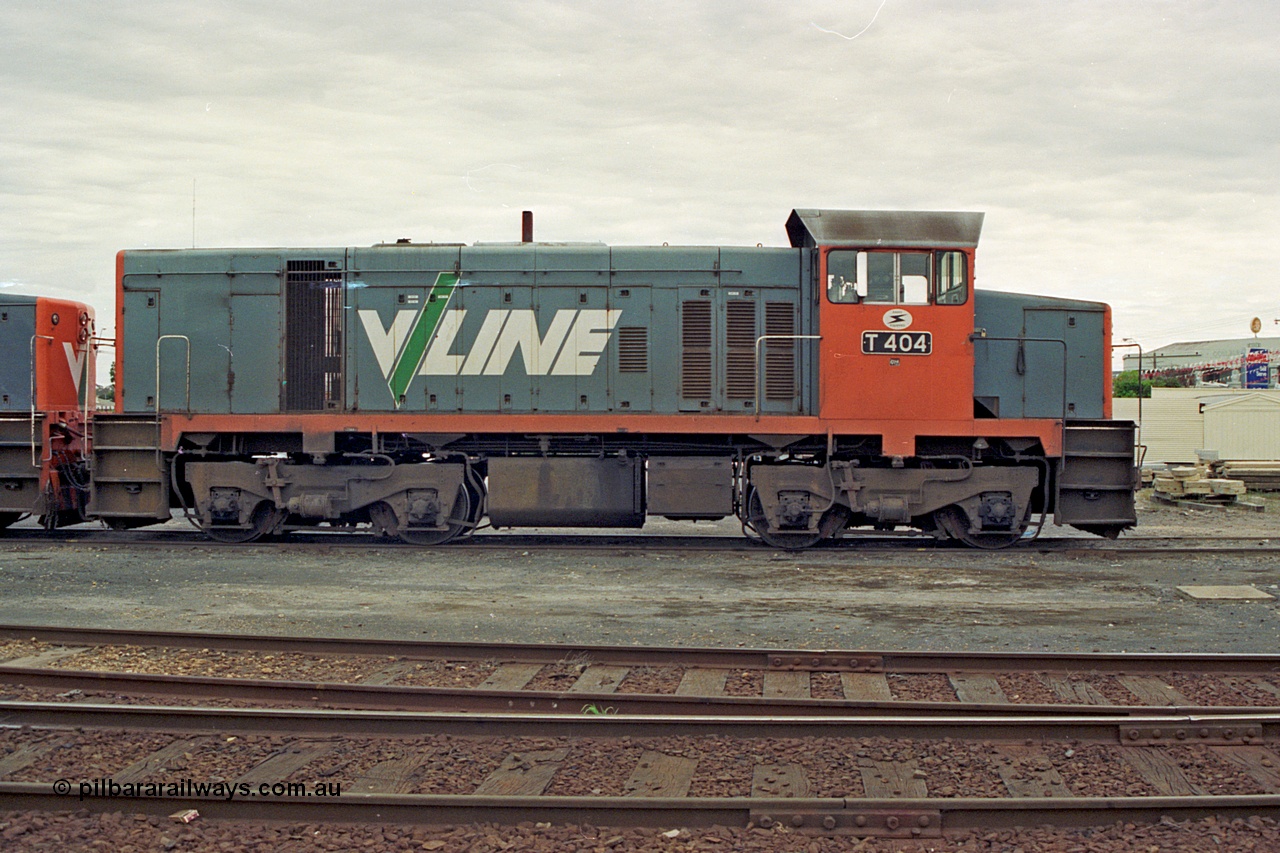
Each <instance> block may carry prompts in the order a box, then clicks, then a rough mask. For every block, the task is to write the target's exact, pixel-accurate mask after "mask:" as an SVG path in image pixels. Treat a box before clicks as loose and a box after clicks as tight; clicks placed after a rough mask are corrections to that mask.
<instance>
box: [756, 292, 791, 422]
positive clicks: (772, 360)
mask: <svg viewBox="0 0 1280 853" xmlns="http://www.w3.org/2000/svg"><path fill="white" fill-rule="evenodd" d="M764 333H765V334H766V335H794V334H795V333H796V313H795V306H794V305H792V304H791V303H790V302H766V303H765V306H764ZM795 396H796V342H795V341H765V347H764V398H765V399H766V400H772V401H780V402H790V401H791V400H793V399H794V398H795Z"/></svg>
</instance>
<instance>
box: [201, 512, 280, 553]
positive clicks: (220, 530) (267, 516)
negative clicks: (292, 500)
mask: <svg viewBox="0 0 1280 853" xmlns="http://www.w3.org/2000/svg"><path fill="white" fill-rule="evenodd" d="M284 516H285V512H284V510H282V509H276V508H275V507H274V506H272V505H271V504H270V503H269V502H267V501H262V502H261V503H260V504H258V506H257V508H256V509H254V511H253V518H252V519H250V521H249V527H248V528H242V527H216V526H214V525H210V526H208V527H206V528H205V529H204V532H205V533H207V534H208V535H209V538H210V539H213V540H215V541H217V542H226V543H228V544H231V545H238V544H240V543H243V542H253V541H254V540H256V539H261V538H262V537H263V536H266V535H267V534H268V533H270V532H272V531H273V530H275V529H276V528H277V527H279V526H280V522H281V521H283V520H284Z"/></svg>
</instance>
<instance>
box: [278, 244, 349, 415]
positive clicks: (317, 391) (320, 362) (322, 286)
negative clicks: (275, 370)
mask: <svg viewBox="0 0 1280 853" xmlns="http://www.w3.org/2000/svg"><path fill="white" fill-rule="evenodd" d="M285 294H286V296H285V380H286V381H285V391H284V407H285V409H286V410H288V411H293V412H315V411H322V410H324V409H336V408H341V407H342V397H343V394H342V390H343V389H342V386H343V382H342V304H343V292H342V272H341V271H340V270H326V269H325V262H324V261H310V260H308V261H289V262H288V264H287V267H286V270H285Z"/></svg>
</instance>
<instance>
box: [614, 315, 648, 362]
mask: <svg viewBox="0 0 1280 853" xmlns="http://www.w3.org/2000/svg"><path fill="white" fill-rule="evenodd" d="M618 372H619V373H648V372H649V329H648V328H647V327H645V326H619V327H618Z"/></svg>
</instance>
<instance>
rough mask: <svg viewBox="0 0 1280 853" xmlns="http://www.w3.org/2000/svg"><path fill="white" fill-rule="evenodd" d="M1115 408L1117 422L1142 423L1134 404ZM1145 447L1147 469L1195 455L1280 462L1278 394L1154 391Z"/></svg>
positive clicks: (1122, 401)
mask: <svg viewBox="0 0 1280 853" xmlns="http://www.w3.org/2000/svg"><path fill="white" fill-rule="evenodd" d="M1206 392H1208V393H1206ZM1112 404H1113V408H1112V414H1113V416H1114V417H1115V418H1117V419H1121V420H1133V421H1136V420H1138V400H1137V399H1136V398H1133V397H1119V398H1116V399H1115V400H1113V401H1112ZM1142 443H1143V444H1144V445H1146V447H1147V453H1146V456H1145V458H1144V460H1143V463H1144V464H1145V465H1147V466H1153V465H1156V466H1158V465H1161V464H1163V463H1187V462H1195V461H1196V451H1197V450H1212V451H1216V452H1217V454H1218V458H1219V459H1277V460H1280V391H1242V390H1229V389H1213V390H1212V391H1211V390H1210V389H1207V388H1153V389H1152V396H1151V397H1150V398H1149V399H1146V400H1143V401H1142Z"/></svg>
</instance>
